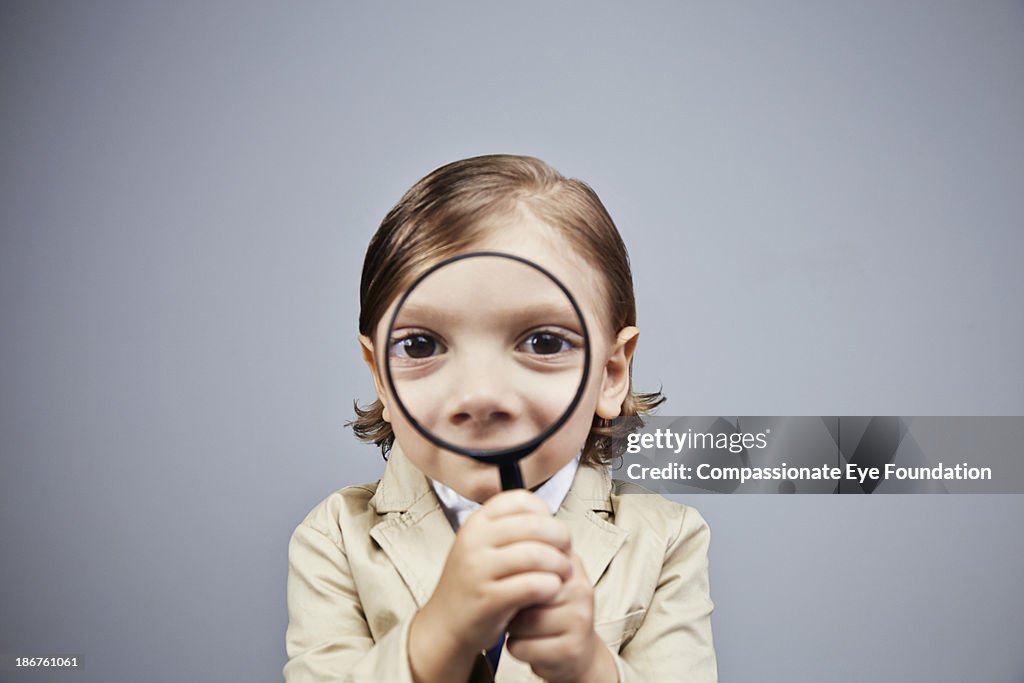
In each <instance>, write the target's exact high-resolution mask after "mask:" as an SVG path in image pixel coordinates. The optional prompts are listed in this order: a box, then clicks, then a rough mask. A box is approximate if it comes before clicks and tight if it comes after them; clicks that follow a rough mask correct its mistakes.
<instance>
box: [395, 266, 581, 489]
mask: <svg viewBox="0 0 1024 683" xmlns="http://www.w3.org/2000/svg"><path fill="white" fill-rule="evenodd" d="M480 257H497V258H504V259H510V260H512V261H518V262H519V263H522V264H524V265H526V266H529V267H530V268H533V269H534V270H536V271H538V272H539V273H541V274H542V275H544V276H546V277H547V278H548V279H549V280H551V281H552V282H553V283H555V285H556V286H557V287H558V288H559V289H560V290H561V291H562V294H564V295H565V297H566V298H567V299H568V300H569V303H570V304H571V305H572V308H573V311H575V313H576V317H578V318H579V321H580V331H581V332H582V337H583V376H582V377H580V384H579V386H578V387H577V388H576V394H575V395H574V396H573V398H572V401H570V402H569V405H568V407H567V408H566V409H565V412H563V413H562V415H561V416H559V418H558V419H557V420H555V421H554V422H553V423H552V424H551V425H550V426H549V427H548V428H547V429H545V430H544V431H542V432H541V433H540V434H539V435H537V436H536V437H534V438H532V439H530V440H529V441H527V442H525V443H522V444H519V445H516V446H512V447H510V448H502V449H473V448H464V447H462V446H458V445H456V444H453V443H450V442H448V441H445V440H444V439H442V438H440V437H439V436H437V435H436V434H434V433H433V432H431V431H430V430H429V429H427V428H426V427H424V426H423V425H422V424H420V423H419V421H418V420H417V419H416V418H415V417H413V416H412V413H410V412H409V409H408V408H406V406H405V403H403V402H402V398H401V396H399V395H398V390H397V389H396V388H395V380H394V377H393V376H392V374H391V352H390V349H391V343H390V341H391V335H392V333H393V332H394V331H395V322H396V321H397V319H398V314H399V312H400V311H401V310H402V306H403V305H404V304H405V302H406V300H408V298H409V296H410V295H411V294H412V293H413V292H414V291H415V290H416V288H417V287H419V286H420V284H422V283H423V281H424V280H426V279H427V278H428V277H430V276H431V275H432V274H434V273H435V272H437V271H438V270H440V269H441V268H444V267H445V266H447V265H450V264H452V263H456V262H457V261H462V260H464V259H470V258H480ZM383 355H384V377H385V379H386V380H387V383H388V388H389V389H390V390H391V395H392V397H393V398H394V400H395V403H396V404H397V406H398V409H399V410H401V411H402V414H403V415H405V417H406V419H407V420H409V424H411V425H412V426H413V428H415V429H416V431H417V432H419V433H420V436H422V437H423V438H424V439H426V440H427V441H429V442H430V443H432V444H434V445H435V446H437V447H438V448H443V449H444V450H446V451H451V452H452V453H458V454H459V455H464V456H466V457H469V458H473V459H474V460H479V461H481V462H486V463H490V464H493V465H497V466H498V471H499V473H500V476H501V488H502V490H504V491H508V490H510V489H521V488H524V486H523V475H522V472H521V471H520V469H519V461H520V460H522V459H523V458H525V457H526V456H528V455H530V454H531V453H533V452H534V451H535V450H537V448H539V447H540V445H541V444H542V443H544V442H545V441H547V440H548V439H549V438H550V437H551V435H553V434H554V433H555V432H557V431H558V430H559V429H561V427H562V425H564V424H565V423H566V421H567V420H568V419H569V418H570V417H571V416H572V414H573V413H574V412H576V408H577V406H579V403H580V400H582V398H583V392H584V391H585V390H586V388H587V379H588V378H589V377H590V355H591V353H590V333H589V331H588V329H587V321H586V319H585V318H584V317H583V311H582V309H580V305H579V304H578V303H577V302H576V297H574V296H573V295H572V292H570V291H569V288H568V287H566V286H565V285H564V284H563V283H562V281H561V280H559V279H558V278H557V277H555V276H554V274H552V273H551V272H550V271H549V270H547V269H546V268H544V267H543V266H541V265H539V264H537V263H534V262H533V261H531V260H529V259H527V258H523V257H522V256H516V255H515V254H506V253H504V252H501V251H470V252H466V253H462V254H456V255H455V256H451V257H449V258H446V259H445V260H443V261H441V262H440V263H437V264H435V265H433V266H431V267H430V268H428V269H427V270H426V271H424V272H423V273H421V274H420V275H419V276H418V277H417V278H416V279H415V280H413V282H412V284H410V285H409V286H408V287H407V288H406V290H405V292H403V293H402V296H401V297H400V298H399V299H398V304H397V305H396V306H395V309H394V310H393V311H392V312H391V319H390V320H389V322H388V329H387V334H386V335H385V337H384V349H383Z"/></svg>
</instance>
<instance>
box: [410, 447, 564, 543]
mask: <svg viewBox="0 0 1024 683" xmlns="http://www.w3.org/2000/svg"><path fill="white" fill-rule="evenodd" d="M579 466H580V454H579V453H577V454H576V457H575V458H573V459H572V460H570V461H569V462H568V463H566V465H565V467H563V468H562V469H560V470H558V471H557V472H555V473H554V474H553V475H552V476H551V478H550V479H548V480H547V481H546V482H544V483H543V484H541V486H540V488H538V489H537V490H536V491H534V493H536V494H537V495H538V496H540V497H541V499H542V500H543V501H544V502H545V503H547V504H548V508H549V509H550V510H551V514H555V513H556V512H558V508H560V507H561V506H562V501H563V500H565V497H566V495H568V493H569V489H570V488H571V487H572V480H573V479H574V478H575V477H576V469H577V468H578V467H579ZM430 485H431V486H433V487H434V492H435V493H436V494H437V498H438V500H440V501H441V507H442V508H443V509H444V513H445V515H447V517H448V521H449V522H451V525H452V529H454V530H455V531H458V530H459V528H460V527H461V526H462V524H463V523H464V522H465V521H466V518H467V517H469V516H470V515H471V514H473V513H474V512H476V511H477V509H479V507H480V503H477V502H476V501H473V500H469V499H468V498H463V497H462V496H461V495H459V494H458V493H456V492H455V491H454V490H452V489H451V488H449V487H447V486H445V485H444V484H442V483H441V482H439V481H434V480H433V479H431V480H430Z"/></svg>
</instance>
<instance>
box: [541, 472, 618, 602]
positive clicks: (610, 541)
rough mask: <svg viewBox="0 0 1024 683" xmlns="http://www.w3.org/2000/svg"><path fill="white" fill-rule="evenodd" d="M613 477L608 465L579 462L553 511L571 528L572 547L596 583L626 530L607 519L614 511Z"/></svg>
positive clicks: (592, 581) (616, 550)
mask: <svg viewBox="0 0 1024 683" xmlns="http://www.w3.org/2000/svg"><path fill="white" fill-rule="evenodd" d="M611 488H612V480H611V475H609V473H608V470H607V468H604V467H588V466H585V465H581V466H580V468H579V469H578V470H577V471H576V478H575V479H574V480H573V483H572V488H571V489H569V494H568V495H567V496H566V497H565V501H563V503H562V507H561V508H559V510H558V514H557V515H555V516H556V517H557V518H558V519H561V520H562V521H564V522H565V523H566V524H567V525H568V526H569V531H570V532H572V548H573V551H574V552H575V553H576V554H577V555H579V556H580V560H581V561H582V562H583V568H584V569H585V570H586V572H587V577H588V578H589V579H590V583H591V584H593V585H596V584H597V582H598V580H600V578H601V576H602V575H603V574H604V571H605V569H607V568H608V564H609V563H610V562H611V561H612V558H613V557H615V553H617V552H618V551H619V548H621V547H622V544H623V543H625V542H626V538H627V537H628V536H629V534H628V533H627V532H625V531H623V530H622V529H620V528H618V527H616V526H615V525H613V524H611V523H610V522H609V521H608V516H609V515H610V514H612V513H613V509H612V501H611Z"/></svg>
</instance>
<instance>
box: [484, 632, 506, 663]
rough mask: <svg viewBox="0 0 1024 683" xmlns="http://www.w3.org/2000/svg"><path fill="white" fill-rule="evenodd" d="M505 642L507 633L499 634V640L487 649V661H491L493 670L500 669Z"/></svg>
mask: <svg viewBox="0 0 1024 683" xmlns="http://www.w3.org/2000/svg"><path fill="white" fill-rule="evenodd" d="M504 644H505V634H504V633H502V634H501V635H500V636H498V642H496V643H495V644H494V645H492V646H491V648H490V649H489V650H488V651H487V661H488V662H490V663H491V671H493V672H497V671H498V659H499V658H500V657H501V647H502V646H503V645H504Z"/></svg>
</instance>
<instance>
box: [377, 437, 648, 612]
mask: <svg viewBox="0 0 1024 683" xmlns="http://www.w3.org/2000/svg"><path fill="white" fill-rule="evenodd" d="M611 485H612V483H611V476H610V475H609V474H608V470H607V469H606V468H604V467H600V468H595V467H587V466H584V465H581V466H580V467H579V469H578V470H577V471H576V477H575V479H574V480H573V483H572V488H570V489H569V493H568V495H566V497H565V501H564V502H563V503H562V507H561V508H560V509H559V510H558V514H557V515H556V517H557V518H558V519H561V520H562V521H563V522H565V523H566V525H568V527H569V530H570V532H571V533H572V539H573V551H574V552H576V554H578V555H579V556H580V558H581V560H582V562H583V567H584V569H586V572H587V576H588V577H589V578H590V581H591V583H595V584H596V583H597V581H598V579H600V578H601V575H602V574H603V573H604V570H605V569H606V568H607V566H608V563H609V562H611V560H612V558H613V557H614V556H615V553H616V552H618V550H619V548H621V547H622V544H623V543H624V542H625V540H626V537H627V535H628V534H627V533H626V532H625V531H623V530H622V529H620V528H618V527H616V526H615V525H614V524H611V523H610V522H609V521H608V519H607V518H608V517H609V516H610V515H613V514H614V508H613V506H612V499H611ZM369 504H370V507H371V508H372V509H374V510H375V511H376V513H377V514H378V515H379V516H380V519H379V520H378V522H377V523H376V525H374V527H373V528H372V529H370V536H371V537H372V538H373V539H374V540H375V541H376V542H377V543H378V544H379V545H380V547H381V549H382V550H383V551H384V553H385V554H387V556H388V558H389V559H390V560H391V562H392V564H394V566H395V568H396V569H397V570H398V572H399V574H401V575H402V579H403V580H404V581H405V583H406V585H407V586H408V587H409V590H410V591H411V592H412V595H413V598H414V599H415V600H416V603H417V604H418V605H419V606H420V607H422V606H423V605H424V603H426V601H427V599H429V597H430V595H431V593H433V591H434V587H435V586H436V585H437V581H438V579H440V577H441V570H442V569H443V568H444V563H445V560H446V559H447V557H448V550H449V549H450V548H451V545H452V543H453V542H454V539H455V533H454V532H453V531H452V528H451V525H450V524H449V523H448V518H447V517H446V516H445V514H444V510H443V509H442V508H441V504H440V502H439V501H438V500H437V496H436V495H435V493H434V490H433V489H432V488H431V486H430V482H429V481H428V480H427V477H426V476H425V475H424V474H423V473H422V472H420V471H419V470H418V469H416V466H415V465H413V464H412V463H411V462H410V461H409V459H408V458H407V457H406V456H405V454H404V453H402V451H401V449H399V447H398V445H397V444H396V445H395V447H394V448H392V449H391V454H390V456H389V458H388V463H387V466H386V467H385V468H384V476H383V477H382V478H381V480H380V483H379V484H378V485H377V490H376V493H374V495H373V497H372V498H371V499H370V501H369Z"/></svg>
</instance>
